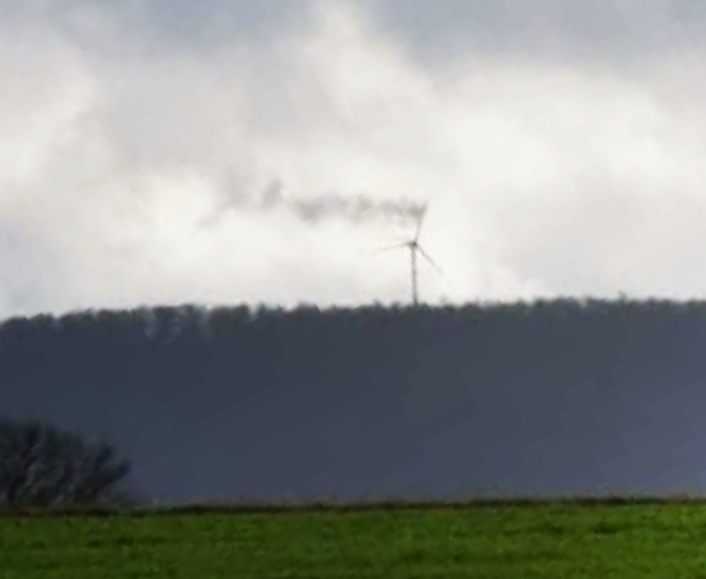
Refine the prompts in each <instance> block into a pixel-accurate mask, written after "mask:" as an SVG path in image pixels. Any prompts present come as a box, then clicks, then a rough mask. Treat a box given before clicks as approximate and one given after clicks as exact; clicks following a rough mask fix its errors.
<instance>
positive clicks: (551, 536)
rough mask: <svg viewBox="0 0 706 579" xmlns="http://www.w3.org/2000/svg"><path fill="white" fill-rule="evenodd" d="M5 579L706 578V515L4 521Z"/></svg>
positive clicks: (416, 511)
mask: <svg viewBox="0 0 706 579" xmlns="http://www.w3.org/2000/svg"><path fill="white" fill-rule="evenodd" d="M0 577H2V578H3V579H39V578H41V579H69V578H70V579H89V578H90V579H117V578H120V579H127V578H134V579H137V578H141V579H157V578H160V579H161V578H170V579H182V578H183V579H187V578H188V579H197V578H198V579H226V578H227V579H231V578H238V579H250V578H257V579H275V578H277V579H285V578H295V577H300V578H308V579H314V578H322V579H323V578H331V579H332V578H334V577H335V578H339V577H356V578H357V577H361V578H362V577H371V578H372V577H376V578H377V577H379V578H385V579H396V578H400V579H401V578H408V577H410V578H411V577H417V578H420V579H421V578H423V579H427V578H428V579H431V578H439V579H454V578H461V577H473V578H477V579H484V578H503V579H513V578H518V579H531V578H533V577H537V578H539V577H541V578H544V579H554V578H556V579H559V578H561V579H565V578H601V579H609V578H616V579H618V578H619V579H631V578H640V579H649V578H654V579H672V578H674V579H677V578H679V579H682V578H683V579H687V578H706V502H702V501H688V500H681V501H679V500H674V501H659V500H649V499H648V500H644V501H639V500H625V499H614V500H608V501H606V500H596V499H594V500H584V501H582V502H581V501H577V500H573V501H570V500H566V501H527V500H516V501H505V502H498V501H486V502H475V503H471V502H469V503H463V504H461V503H448V504H439V503H431V502H428V503H422V504H418V503H402V502H399V501H398V502H395V503H387V504H379V503H376V504H369V505H335V504H332V505H318V506H310V505H299V506H297V507H293V506H289V507H285V506H281V505H280V506H279V507H273V506H271V505H270V506H267V507H265V506H259V507H258V506H249V507H247V508H242V507H241V508H234V507H228V506H224V507H220V508H217V507H210V506H201V507H189V508H181V509H171V510H151V511H145V512H138V513H133V514H111V513H107V512H102V513H101V512H94V513H84V514H70V513H54V514H52V515H47V514H44V515H41V514H40V515H37V514H34V515H33V514H24V515H20V514H15V515H10V514H6V515H4V516H2V517H0Z"/></svg>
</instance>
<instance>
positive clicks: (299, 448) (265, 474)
mask: <svg viewBox="0 0 706 579" xmlns="http://www.w3.org/2000/svg"><path fill="white" fill-rule="evenodd" d="M705 338H706V304H704V303H700V302H699V303H697V302H694V303H689V304H677V303H672V302H649V303H648V302H640V303H638V302H613V303H610V302H599V301H596V302H590V303H589V304H587V305H585V306H582V305H580V304H579V303H578V302H575V301H570V300H562V301H554V302H538V303H535V304H532V305H529V304H511V305H496V306H488V307H484V308H481V307H473V306H468V307H465V308H461V309H456V308H444V309H441V308H439V309H431V308H428V309H427V308H425V309H418V310H413V309H383V308H374V307H370V308H363V309H357V310H326V311H319V310H317V309H313V308H310V309H306V308H302V309H299V310H296V311H289V312H287V311H275V310H264V309H263V310H258V311H251V310H248V309H247V308H234V309H222V310H217V311H213V312H212V313H211V316H210V318H209V317H206V316H204V315H202V314H200V313H199V310H198V309H196V308H188V307H184V308H161V309H157V310H153V311H141V312H138V311H134V312H96V313H82V314H76V315H69V316H64V317H61V318H56V319H55V318H51V317H39V318H33V319H30V320H26V319H15V320H10V321H8V322H6V323H5V324H4V325H3V326H2V327H1V328H0V385H1V386H0V388H1V391H0V392H1V404H2V409H3V410H4V411H5V412H10V413H17V414H22V415H25V414H27V413H33V414H37V415H40V416H42V417H49V418H52V419H54V420H58V421H61V422H62V424H65V425H68V426H74V427H77V428H80V429H82V430H84V431H86V432H88V433H92V434H101V433H108V434H110V435H111V436H112V437H113V438H115V439H116V440H117V441H118V442H119V443H120V444H121V446H122V447H123V448H124V449H125V451H126V452H127V454H128V455H129V456H131V457H132V458H133V459H134V461H135V464H136V467H137V469H138V472H137V478H138V482H139V483H141V484H142V485H143V487H144V489H145V490H146V491H147V492H150V493H152V494H155V495H167V496H169V497H172V498H176V499H184V498H189V499H193V498H214V497H216V498H217V497H222V496H228V495H232V494H234V493H240V492H243V491H246V490H248V489H252V488H254V487H257V488H259V490H260V493H262V494H263V495H265V496H271V495H273V494H279V493H283V492H286V491H288V490H289V491H291V493H292V494H294V495H297V496H298V495H301V496H303V495H311V494H313V493H316V492H323V491H326V490H328V491H331V492H334V493H335V494H337V495H341V496H347V497H350V496H351V495H354V494H357V493H363V492H368V493H369V494H371V495H378V494H386V493H389V492H397V491H400V490H406V491H408V492H410V493H433V494H440V493H443V492H447V493H449V494H455V493H459V492H468V491H479V490H482V489H486V491H487V490H488V489H489V488H492V487H495V489H496V492H502V493H504V492H513V493H523V494H524V493H535V492H539V493H555V492H573V491H577V492H587V491H596V492H598V491H601V490H605V491H606V492H610V491H613V492H615V491H617V492H620V491H631V492H636V491H646V492H662V491H670V490H689V491H692V492H693V491H696V490H698V489H700V487H701V484H702V483H701V480H700V478H699V477H700V476H701V473H702V472H706V418H702V416H706V384H705V383H704V382H705V380H704V377H706V364H705V363H704V361H703V360H704V356H702V355H701V352H702V350H703V348H704V346H705V345H706V343H705V341H704V339H705ZM704 479H705V480H706V477H704Z"/></svg>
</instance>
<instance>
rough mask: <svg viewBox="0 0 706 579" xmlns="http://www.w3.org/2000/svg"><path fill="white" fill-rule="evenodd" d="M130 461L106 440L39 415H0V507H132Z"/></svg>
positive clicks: (132, 494) (135, 500)
mask: <svg viewBox="0 0 706 579" xmlns="http://www.w3.org/2000/svg"><path fill="white" fill-rule="evenodd" d="M130 471H131V466H130V463H129V462H128V461H126V460H122V459H120V458H119V457H118V456H117V451H116V449H115V447H114V446H113V445H111V444H109V443H107V442H105V441H100V442H97V443H91V442H89V441H88V440H87V439H85V438H84V437H82V436H81V435H80V434H78V433H75V432H72V431H68V430H64V429H62V428H60V427H58V426H56V425H54V424H50V423H45V422H41V421H39V420H12V419H9V418H0V507H3V508H6V509H7V508H9V509H13V510H15V509H25V508H37V507H39V508H51V507H118V508H125V507H129V506H133V505H134V504H135V503H136V502H137V495H136V494H134V493H132V492H131V491H130V490H128V489H127V488H126V487H124V486H123V485H122V483H124V482H125V480H126V478H127V477H128V475H129V474H130Z"/></svg>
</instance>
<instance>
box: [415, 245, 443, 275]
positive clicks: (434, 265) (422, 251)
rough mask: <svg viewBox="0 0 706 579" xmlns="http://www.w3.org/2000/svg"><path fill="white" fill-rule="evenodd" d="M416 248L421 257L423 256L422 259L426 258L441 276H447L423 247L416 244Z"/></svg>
mask: <svg viewBox="0 0 706 579" xmlns="http://www.w3.org/2000/svg"><path fill="white" fill-rule="evenodd" d="M417 249H418V250H419V253H421V254H422V257H423V258H424V259H426V260H427V261H428V262H429V264H430V265H431V266H432V267H433V268H434V269H435V270H436V271H437V272H438V273H440V274H441V275H442V276H444V277H448V276H447V275H446V274H445V273H444V270H443V269H441V267H440V266H439V264H438V263H436V262H435V261H434V260H433V259H432V257H431V255H429V254H428V253H427V252H426V251H425V250H424V248H423V247H421V246H417Z"/></svg>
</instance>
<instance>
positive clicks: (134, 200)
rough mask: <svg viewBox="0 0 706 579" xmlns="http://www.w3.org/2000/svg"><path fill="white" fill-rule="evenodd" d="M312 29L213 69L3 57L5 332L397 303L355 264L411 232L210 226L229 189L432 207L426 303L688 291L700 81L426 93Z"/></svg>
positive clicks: (476, 72) (238, 222)
mask: <svg viewBox="0 0 706 579" xmlns="http://www.w3.org/2000/svg"><path fill="white" fill-rule="evenodd" d="M316 15H317V18H315V20H314V21H313V23H311V24H310V26H308V27H306V28H302V29H301V30H300V32H299V33H298V34H296V35H293V36H287V37H286V38H285V37H283V38H282V40H281V41H280V42H279V43H278V44H271V45H268V46H265V47H263V46H254V45H252V44H248V41H245V40H242V41H238V40H234V41H233V42H232V43H231V44H229V45H228V46H225V47H221V48H220V49H219V50H216V51H212V52H210V53H208V55H206V54H205V53H196V52H194V53H193V54H192V55H186V56H185V54H188V53H181V54H179V55H175V56H173V57H169V56H168V55H167V51H166V50H163V49H160V47H159V46H156V47H155V48H154V50H153V52H152V54H153V56H152V57H150V52H149V51H148V48H149V46H150V43H149V42H146V41H142V42H140V43H139V44H136V45H135V47H137V48H130V47H129V46H126V47H125V50H124V51H117V50H115V51H108V52H102V53H99V52H95V53H91V52H88V51H84V52H81V51H80V50H79V49H78V48H77V47H76V46H75V45H72V44H71V43H70V42H69V41H68V40H67V39H66V38H64V39H62V38H61V37H60V36H57V37H56V38H54V39H52V40H50V41H48V40H42V41H41V42H40V41H38V40H37V37H36V35H31V34H30V32H28V30H31V29H27V28H22V29H18V31H16V32H14V33H12V34H13V35H12V36H8V35H5V36H4V37H2V38H0V86H1V87H3V90H2V91H0V186H1V187H2V188H1V189H0V267H1V270H2V275H0V314H2V315H9V314H12V313H24V312H35V311H42V310H52V311H57V310H66V309H74V308H82V307H88V306H94V307H105V306H111V307H112V306H126V305H137V304H140V303H156V302H162V303H164V302H168V303H173V302H185V301H195V302H201V301H207V302H221V303H224V302H225V303H232V302H238V301H241V300H245V301H266V302H281V303H287V304H292V303H295V302H298V301H308V302H320V303H331V302H338V303H356V302H360V301H373V300H376V299H379V300H381V301H388V300H406V299H407V297H408V293H409V288H408V285H409V282H408V270H407V267H408V258H407V255H406V254H404V253H402V251H401V250H400V252H398V253H395V252H390V253H387V254H375V255H370V254H369V250H371V249H374V248H376V247H378V246H380V245H385V244H386V243H389V242H390V240H395V239H397V238H399V237H400V236H401V235H406V234H407V233H408V231H407V228H403V227H401V226H400V225H399V224H395V223H392V222H391V223H386V222H384V221H382V220H380V219H371V220H370V221H369V222H367V223H364V224H359V225H354V224H351V223H346V222H345V221H340V220H331V221H328V222H325V223H320V224H318V225H316V226H314V225H311V224H307V223H302V222H299V221H297V219H296V218H295V216H294V215H293V214H291V213H288V212H287V211H286V207H279V208H277V209H274V210H272V211H270V212H268V213H262V214H256V213H240V214H238V213H237V211H236V209H234V208H233V207H232V206H231V205H229V203H228V200H229V197H228V196H229V195H232V194H233V191H229V190H228V187H227V186H228V185H229V184H230V186H231V187H232V183H233V182H234V181H236V182H238V183H239V184H240V187H241V188H242V189H243V190H245V191H250V192H257V191H260V190H262V189H263V188H264V187H265V186H266V185H267V184H269V183H271V182H272V181H274V180H276V179H280V180H281V181H282V182H283V183H284V194H285V195H289V196H295V197H301V198H309V199H310V198H313V197H315V196H317V195H321V194H324V193H326V192H336V193H338V194H340V195H344V196H349V195H356V194H366V195H369V196H370V197H372V198H374V199H378V200H383V199H396V198H400V197H405V198H410V199H413V200H417V201H421V200H424V199H427V198H430V199H431V200H432V204H431V206H430V211H429V214H428V218H427V222H426V224H425V230H424V235H423V238H422V241H423V243H424V244H426V247H427V249H428V250H429V252H430V253H432V255H433V256H434V257H435V258H436V260H437V261H438V262H440V264H441V265H442V267H443V268H444V270H445V271H446V272H447V274H448V276H449V277H450V278H452V281H449V280H446V279H444V278H443V277H440V276H437V275H436V274H435V273H434V272H433V270H431V269H426V268H425V266H424V265H422V271H421V274H420V278H421V291H422V295H423V296H424V297H425V298H428V299H430V300H432V301H436V300H438V299H441V298H443V297H447V298H449V299H452V300H466V299H476V298H478V297H479V296H480V297H483V298H486V299H487V298H512V297H517V296H527V295H530V294H538V293H540V294H545V295H546V294H552V293H556V292H559V293H563V294H565V293H572V294H585V293H593V294H602V295H605V294H609V295H616V294H617V292H618V291H620V290H624V291H627V292H628V293H637V294H643V295H644V294H655V293H658V294H666V295H680V296H684V295H692V294H699V293H700V292H701V288H702V287H705V286H706V268H703V267H701V265H702V258H701V247H702V246H704V242H705V241H706V234H705V233H702V231H703V227H701V222H702V219H701V215H703V212H704V203H705V202H706V198H705V197H704V193H703V191H704V187H703V185H704V174H705V169H704V168H703V163H701V160H702V159H703V155H704V152H705V150H704V144H703V142H702V140H701V137H700V135H701V134H703V128H704V119H705V118H706V117H705V116H704V109H703V105H702V104H701V100H700V98H698V87H699V86H700V84H699V83H698V82H697V80H695V79H702V80H701V82H702V81H703V79H704V76H703V73H702V71H701V70H700V69H699V68H698V64H697V62H698V61H697V60H696V59H692V60H690V61H686V64H684V63H682V67H681V69H679V68H676V69H675V68H674V67H672V68H670V66H671V64H670V63H673V62H676V59H677V55H669V54H667V55H664V56H660V55H654V56H653V57H651V58H652V60H651V61H650V62H651V66H645V67H644V69H641V70H637V69H635V70H634V71H633V74H631V75H629V74H628V73H626V72H625V70H624V69H623V70H622V72H618V71H617V69H616V70H611V69H610V68H609V67H607V66H599V65H593V66H589V65H586V64H582V65H577V66H575V67H571V66H569V64H567V63H563V64H561V63H556V62H555V63H549V62H547V61H543V62H533V61H532V60H531V58H529V57H525V58H523V57H521V55H515V56H514V57H513V58H510V57H508V56H507V55H506V56H504V57H500V56H488V55H484V56H481V55H478V54H476V55H474V54H468V55H467V56H466V57H464V58H457V59H454V61H453V62H451V61H449V64H448V66H447V67H445V68H444V67H441V68H435V69H432V70H425V69H423V68H422V67H421V65H420V64H419V63H418V62H417V61H415V60H414V59H413V58H411V56H410V55H409V54H407V53H406V52H405V50H404V49H403V48H402V45H401V44H399V43H398V42H396V38H395V36H394V35H392V34H388V35H379V34H378V35H376V33H374V32H373V30H374V29H373V27H372V26H369V25H368V23H367V21H366V18H365V14H363V13H360V12H357V11H356V10H355V9H353V8H351V5H348V4H345V3H337V4H334V3H322V4H321V5H320V10H319V11H318V12H317V13H316ZM100 30H101V33H102V34H103V35H104V36H105V35H108V34H114V35H116V38H117V37H118V35H119V33H120V31H119V30H118V29H114V28H111V27H109V26H104V27H103V28H101V29H100ZM155 42H156V40H155ZM115 43H116V45H117V40H116V41H115ZM665 70H672V71H675V72H673V73H672V76H670V77H668V76H666V74H665V73H664V72H663V71H665ZM687 79H691V80H687ZM677 86H678V87H679V99H680V100H679V101H678V102H679V103H680V106H675V102H676V101H675V99H674V94H673V93H674V91H675V88H674V87H677ZM689 95H691V96H689ZM224 186H226V189H225V190H224ZM216 217H217V218H216ZM205 223H206V224H208V226H204V224H205ZM702 271H703V272H705V273H702Z"/></svg>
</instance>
